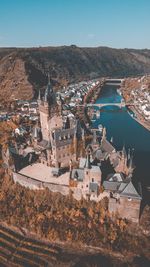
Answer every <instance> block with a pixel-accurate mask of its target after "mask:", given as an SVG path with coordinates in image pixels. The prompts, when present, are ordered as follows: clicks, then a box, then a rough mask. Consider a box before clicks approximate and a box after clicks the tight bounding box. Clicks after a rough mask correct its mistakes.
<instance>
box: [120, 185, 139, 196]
mask: <svg viewBox="0 0 150 267" xmlns="http://www.w3.org/2000/svg"><path fill="white" fill-rule="evenodd" d="M121 195H122V196H127V197H130V196H131V197H133V198H140V199H141V197H140V195H139V194H138V192H137V191H136V189H135V187H134V186H133V184H132V182H129V183H128V184H127V185H126V187H125V188H124V189H123V191H122V192H121Z"/></svg>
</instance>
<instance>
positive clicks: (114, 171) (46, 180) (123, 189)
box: [3, 79, 141, 222]
mask: <svg viewBox="0 0 150 267" xmlns="http://www.w3.org/2000/svg"><path fill="white" fill-rule="evenodd" d="M38 106H39V116H40V127H39V125H36V126H35V127H34V128H33V132H32V137H31V140H30V139H29V140H28V139H27V140H26V144H24V145H23V144H21V145H20V143H19V144H18V143H17V142H16V143H15V146H14V147H13V146H9V149H6V150H5V151H3V160H4V162H5V165H6V168H8V166H9V160H8V158H9V157H10V156H11V157H13V158H14V167H12V166H9V169H10V167H11V169H13V168H14V171H13V179H14V181H15V182H19V183H20V184H21V185H23V186H26V187H29V188H31V189H43V188H45V187H47V188H49V189H50V190H51V191H53V192H60V193H62V194H64V195H67V194H69V192H70V191H72V193H73V196H74V198H76V199H78V200H80V199H81V198H82V197H83V198H85V199H88V200H94V201H97V202H98V201H100V200H101V199H102V198H104V197H107V198H108V199H109V205H108V209H109V211H110V212H111V213H118V214H119V216H121V217H126V218H129V219H132V220H133V221H135V222H138V218H139V210H140V203H141V197H140V195H139V194H138V193H137V191H136V190H135V188H134V186H133V184H132V182H131V177H132V172H133V169H134V167H133V164H132V156H133V155H132V154H131V153H130V151H129V153H128V155H127V153H126V150H125V147H123V149H122V151H116V149H115V147H114V146H113V144H112V143H111V142H109V141H108V140H107V138H106V129H105V128H103V129H102V131H101V132H100V131H99V130H98V129H97V130H94V129H88V132H87V131H86V130H87V128H86V127H85V125H84V124H81V121H80V120H79V119H78V118H76V117H75V116H73V114H71V113H70V111H68V113H64V110H63V103H62V99H61V97H60V95H59V94H58V95H56V93H55V92H54V91H53V87H52V85H51V83H50V79H49V81H48V85H47V87H46V90H45V93H44V96H43V97H41V94H40V91H39V96H38ZM97 131H98V133H97ZM89 133H90V135H89V136H90V139H89V136H88V134H89ZM87 137H88V138H87ZM87 140H88V141H87ZM33 156H34V159H33ZM15 159H16V160H15ZM24 160H26V164H25V165H22V162H24ZM15 161H16V162H15ZM103 165H105V169H107V168H108V166H107V165H109V168H108V170H109V172H108V173H107V172H104V171H105V170H104V168H103ZM110 167H111V168H110ZM108 174H109V175H108ZM116 196H117V197H116ZM128 209H130V212H128ZM125 210H126V211H125ZM124 211H125V212H124ZM133 211H134V212H133ZM132 214H134V216H132Z"/></svg>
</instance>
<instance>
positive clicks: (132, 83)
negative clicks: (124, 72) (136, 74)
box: [121, 76, 150, 131]
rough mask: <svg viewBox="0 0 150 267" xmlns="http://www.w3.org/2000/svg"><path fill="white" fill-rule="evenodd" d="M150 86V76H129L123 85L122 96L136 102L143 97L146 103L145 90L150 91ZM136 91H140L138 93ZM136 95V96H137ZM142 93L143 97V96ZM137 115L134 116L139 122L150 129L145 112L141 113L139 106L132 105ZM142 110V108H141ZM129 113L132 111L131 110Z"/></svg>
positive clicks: (131, 108) (128, 100)
mask: <svg viewBox="0 0 150 267" xmlns="http://www.w3.org/2000/svg"><path fill="white" fill-rule="evenodd" d="M149 87H150V78H149V76H148V77H146V76H143V77H142V78H127V79H126V80H125V81H124V83H123V86H122V87H121V91H122V97H123V99H124V100H125V102H130V101H131V102H136V101H138V100H140V102H141V99H142V100H143V103H145V98H144V92H148V91H149ZM135 92H139V93H138V95H137V93H136V94H135ZM135 95H136V97H135ZM141 95H142V97H141ZM129 109H130V110H131V111H132V112H133V113H134V114H135V116H134V117H132V118H133V119H134V120H136V121H137V122H138V123H139V124H141V125H142V126H143V127H144V128H146V129H147V130H148V131H150V121H148V120H146V119H145V116H144V113H140V112H139V110H138V108H137V106H130V108H129ZM141 111H142V110H141ZM129 115H131V114H130V112H129Z"/></svg>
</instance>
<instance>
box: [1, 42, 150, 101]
mask: <svg viewBox="0 0 150 267" xmlns="http://www.w3.org/2000/svg"><path fill="white" fill-rule="evenodd" d="M48 70H50V74H51V77H52V78H53V81H54V83H55V85H56V87H60V85H61V86H62V85H66V84H67V83H68V82H74V81H79V80H83V79H91V78H95V77H102V76H109V77H127V76H136V75H142V74H145V73H150V50H147V49H145V50H135V49H113V48H107V47H97V48H79V47H76V46H74V45H72V46H62V47H44V48H42V47H39V48H0V102H6V101H9V100H12V99H15V98H18V99H25V98H26V99H31V98H32V97H36V96H37V92H38V89H39V88H41V89H42V88H44V86H45V85H46V83H47V78H46V73H47V71H48Z"/></svg>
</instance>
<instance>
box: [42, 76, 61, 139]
mask: <svg viewBox="0 0 150 267" xmlns="http://www.w3.org/2000/svg"><path fill="white" fill-rule="evenodd" d="M38 105H39V113H40V123H41V131H42V138H43V140H46V141H49V140H50V137H51V135H50V131H52V130H53V129H56V128H60V127H62V126H63V121H62V114H61V113H62V105H61V103H60V101H59V103H57V99H56V94H55V92H54V91H53V88H52V85H51V83H50V78H49V76H48V85H47V87H46V90H45V94H44V97H43V99H41V95H40V91H39V97H38Z"/></svg>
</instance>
